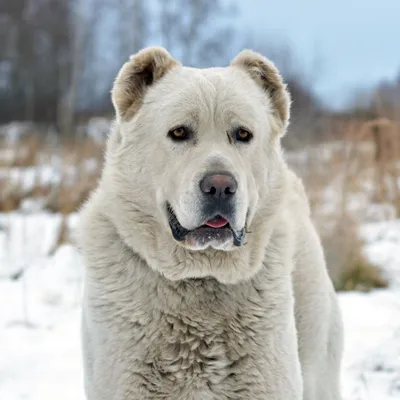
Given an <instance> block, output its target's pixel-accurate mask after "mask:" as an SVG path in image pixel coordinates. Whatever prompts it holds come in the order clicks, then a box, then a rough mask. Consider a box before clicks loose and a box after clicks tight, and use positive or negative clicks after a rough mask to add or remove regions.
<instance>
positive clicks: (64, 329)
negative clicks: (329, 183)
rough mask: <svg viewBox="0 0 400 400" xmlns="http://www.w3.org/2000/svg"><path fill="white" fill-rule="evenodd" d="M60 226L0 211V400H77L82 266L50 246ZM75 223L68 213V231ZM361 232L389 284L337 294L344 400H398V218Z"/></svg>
mask: <svg viewBox="0 0 400 400" xmlns="http://www.w3.org/2000/svg"><path fill="white" fill-rule="evenodd" d="M61 221H62V219H61V217H60V216H58V215H54V214H46V213H42V214H33V215H29V214H21V213H11V214H0V304H1V308H0V399H1V400H23V399H24V400H50V399H52V400H53V399H57V400H64V399H65V400H67V399H68V400H70V399H74V400H84V395H83V390H82V375H81V373H82V371H81V358H80V342H79V321H80V315H79V303H80V291H81V276H82V269H81V268H82V263H81V258H80V256H79V253H78V252H77V250H76V249H75V248H74V247H73V246H71V245H63V246H61V247H59V248H56V239H55V238H56V237H57V234H58V233H59V231H60V229H61V225H62V224H61ZM76 221H77V220H76V216H71V217H70V218H69V219H68V220H67V221H66V223H67V226H70V227H74V226H75V224H76ZM361 234H362V237H363V238H364V240H365V242H366V245H365V252H366V254H367V256H368V257H369V258H370V259H371V260H372V261H373V262H375V263H378V264H379V265H382V266H383V267H384V268H385V270H386V271H387V274H388V277H389V279H390V281H391V282H392V284H391V287H390V288H389V289H385V290H379V291H378V290H377V291H373V292H371V293H367V294H365V293H356V292H349V293H343V294H340V295H339V299H340V304H341V307H342V310H343V317H344V322H345V328H346V337H345V339H346V343H345V345H346V350H345V359H344V369H343V394H344V400H393V399H400V220H399V221H391V222H380V223H370V224H367V225H364V226H363V227H362V230H361ZM22 271H23V272H22ZM321 400H323V399H321Z"/></svg>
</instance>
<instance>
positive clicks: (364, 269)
mask: <svg viewBox="0 0 400 400" xmlns="http://www.w3.org/2000/svg"><path fill="white" fill-rule="evenodd" d="M322 243H323V245H324V249H325V256H326V261H327V265H328V272H329V275H330V277H331V279H332V282H333V284H334V286H335V289H336V290H360V291H368V290H370V289H373V288H383V287H387V285H388V281H387V280H386V278H385V276H384V274H383V271H382V270H381V269H380V268H379V267H378V266H377V265H374V264H371V263H370V262H369V261H368V260H367V259H366V257H365V256H364V254H363V252H362V244H363V243H362V241H361V240H360V238H359V236H358V230H357V225H356V223H355V221H354V220H352V219H351V218H349V217H343V218H342V219H340V220H338V221H336V225H335V227H334V229H332V230H331V232H330V233H329V234H325V235H323V236H322Z"/></svg>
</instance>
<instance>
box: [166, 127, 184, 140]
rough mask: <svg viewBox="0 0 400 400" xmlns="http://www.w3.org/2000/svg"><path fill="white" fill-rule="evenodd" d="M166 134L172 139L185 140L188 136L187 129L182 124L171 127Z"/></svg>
mask: <svg viewBox="0 0 400 400" xmlns="http://www.w3.org/2000/svg"><path fill="white" fill-rule="evenodd" d="M168 135H169V137H170V138H171V139H173V140H185V139H188V138H189V129H188V128H186V127H184V126H179V127H178V128H175V129H171V130H170V131H169V132H168Z"/></svg>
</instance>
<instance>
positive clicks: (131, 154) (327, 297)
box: [79, 47, 343, 400]
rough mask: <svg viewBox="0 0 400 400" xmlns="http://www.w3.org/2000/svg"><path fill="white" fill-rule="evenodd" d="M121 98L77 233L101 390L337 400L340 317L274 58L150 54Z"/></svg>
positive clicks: (87, 332) (88, 384) (94, 375)
mask: <svg viewBox="0 0 400 400" xmlns="http://www.w3.org/2000/svg"><path fill="white" fill-rule="evenodd" d="M112 102H113V105H114V108H115V112H116V117H115V121H114V124H113V126H112V129H111V132H110V135H109V138H108V143H107V149H106V155H105V165H104V169H103V171H102V176H101V178H100V181H99V183H98V187H97V189H96V190H95V191H94V192H93V193H92V195H91V196H90V198H89V200H88V201H87V203H86V204H85V206H84V207H83V209H82V211H81V227H80V235H79V237H80V239H79V240H80V247H81V249H82V254H83V257H84V262H85V279H84V296H83V313H82V314H83V319H82V337H83V339H82V343H83V357H84V375H85V391H86V395H87V398H88V400H111V399H113V400H139V399H140V400H147V399H157V400H161V399H162V400H164V399H165V400H166V399H168V400H219V399H221V400H222V399H226V400H227V399H230V400H234V399H237V400H239V399H240V400H243V399H251V400H339V399H340V398H341V396H340V382H339V375H340V365H341V357H342V347H343V346H342V322H341V315H340V311H339V307H338V303H337V298H336V294H335V292H334V289H333V286H332V283H331V281H330V279H329V277H328V274H327V269H326V265H325V260H324V254H323V250H322V247H321V244H320V240H319V237H318V235H317V233H316V230H315V229H314V226H313V224H312V222H311V218H310V209H309V205H308V200H307V196H306V193H305V190H304V188H303V185H302V182H301V181H300V179H299V178H298V177H297V176H296V175H295V174H294V173H293V172H292V171H291V170H290V169H289V168H288V166H287V164H286V163H285V160H284V156H283V151H282V147H281V144H280V141H281V138H282V136H283V135H284V134H285V132H286V129H287V126H288V123H289V116H290V95H289V93H288V90H287V88H286V85H285V84H284V82H283V80H282V77H281V76H280V74H279V71H278V70H277V68H276V67H275V66H274V64H273V63H272V62H271V61H269V60H268V59H266V58H264V57H263V56H262V55H260V54H258V53H255V52H253V51H251V50H244V51H242V52H241V53H239V54H238V55H237V56H236V58H235V59H234V60H233V61H232V62H231V64H230V65H229V66H228V67H226V68H209V69H196V68H188V67H184V66H182V65H181V64H180V63H179V62H178V61H177V60H175V59H174V58H173V57H172V56H171V55H170V53H169V52H168V51H167V50H165V49H163V48H160V47H151V48H146V49H143V50H141V51H140V52H138V53H137V54H136V55H134V56H132V57H131V58H130V60H129V61H128V62H127V63H125V64H124V65H123V67H122V69H121V70H120V72H119V74H118V76H117V77H116V80H115V82H114V86H113V89H112Z"/></svg>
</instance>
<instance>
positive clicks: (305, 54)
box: [237, 0, 400, 108]
mask: <svg viewBox="0 0 400 400" xmlns="http://www.w3.org/2000/svg"><path fill="white" fill-rule="evenodd" d="M237 7H238V9H239V13H238V15H239V17H238V18H240V19H239V22H240V23H241V25H242V26H249V27H251V30H252V32H254V33H255V35H256V36H257V37H265V38H266V40H268V41H270V42H272V43H273V42H274V40H277V41H280V42H284V43H285V44H286V45H289V46H290V47H291V48H292V49H293V51H294V53H295V55H296V60H297V61H298V62H299V65H301V68H303V69H304V70H306V72H307V74H309V75H310V76H311V77H313V74H314V73H315V79H313V81H314V83H313V85H314V86H315V92H316V93H317V94H318V95H319V96H320V97H321V99H322V100H323V101H324V102H325V103H327V104H329V105H330V106H333V107H336V108H340V107H342V106H344V105H345V104H346V103H347V102H348V101H349V100H350V98H351V95H352V94H353V93H354V90H355V89H368V88H370V87H372V86H373V85H374V84H376V83H378V82H380V81H382V80H385V79H389V80H391V79H394V77H395V76H398V75H399V73H400V0H274V1H272V0H237Z"/></svg>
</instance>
